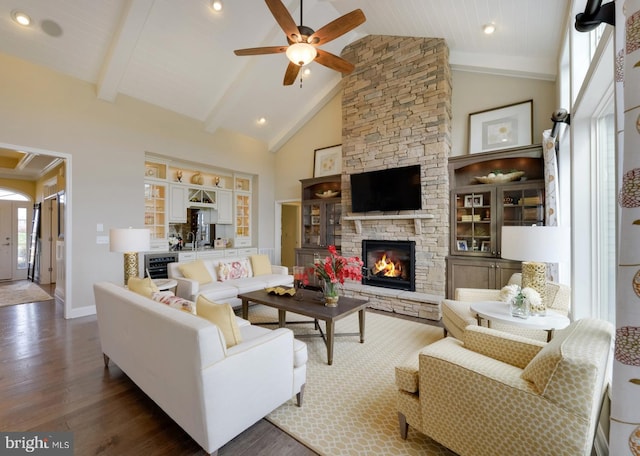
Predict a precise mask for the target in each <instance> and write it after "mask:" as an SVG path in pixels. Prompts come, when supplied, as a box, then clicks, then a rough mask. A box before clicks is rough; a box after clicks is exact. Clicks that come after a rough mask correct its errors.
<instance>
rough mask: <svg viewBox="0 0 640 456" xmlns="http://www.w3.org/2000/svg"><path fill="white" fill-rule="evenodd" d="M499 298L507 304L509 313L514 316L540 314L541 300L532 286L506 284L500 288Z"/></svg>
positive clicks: (521, 316) (522, 316)
mask: <svg viewBox="0 0 640 456" xmlns="http://www.w3.org/2000/svg"><path fill="white" fill-rule="evenodd" d="M500 299H502V300H503V301H504V302H507V303H508V304H509V308H510V309H511V315H512V316H514V317H518V318H528V317H529V315H541V313H540V307H541V303H542V300H541V299H540V294H539V293H538V292H537V291H536V290H534V289H533V288H530V287H525V288H521V287H520V286H519V285H515V284H512V285H507V286H505V287H503V288H502V290H500Z"/></svg>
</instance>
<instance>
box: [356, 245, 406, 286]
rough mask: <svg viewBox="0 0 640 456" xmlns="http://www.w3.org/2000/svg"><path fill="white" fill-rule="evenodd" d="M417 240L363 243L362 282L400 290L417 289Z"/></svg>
mask: <svg viewBox="0 0 640 456" xmlns="http://www.w3.org/2000/svg"><path fill="white" fill-rule="evenodd" d="M415 250H416V243H415V242H414V241H378V240H371V239H365V240H363V241H362V261H363V262H364V266H363V267H364V271H363V274H362V283H363V284H364V285H371V286H375V287H383V288H393V289H397V290H407V291H415V290H416V281H415V256H416V255H415Z"/></svg>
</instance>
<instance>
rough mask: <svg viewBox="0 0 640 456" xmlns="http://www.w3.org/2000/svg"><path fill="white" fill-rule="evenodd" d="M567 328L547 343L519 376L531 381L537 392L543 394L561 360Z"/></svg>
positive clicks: (567, 333) (567, 332)
mask: <svg viewBox="0 0 640 456" xmlns="http://www.w3.org/2000/svg"><path fill="white" fill-rule="evenodd" d="M569 333H570V330H569V329H567V330H565V331H562V332H561V333H560V334H558V335H556V336H555V337H554V338H553V339H551V342H549V343H547V344H546V345H545V346H544V347H543V348H542V349H541V350H540V351H539V352H538V354H537V355H536V356H534V358H533V359H532V360H531V361H530V362H529V364H527V367H525V368H524V370H523V371H522V374H521V377H522V378H523V379H525V380H527V381H530V382H532V383H533V384H534V385H535V387H536V390H537V391H538V393H540V394H544V393H545V390H546V389H547V385H548V384H549V381H550V380H551V378H552V377H553V374H554V373H555V372H556V369H557V367H558V365H559V364H560V362H561V361H562V345H563V343H564V341H565V339H566V338H567V336H568V335H569Z"/></svg>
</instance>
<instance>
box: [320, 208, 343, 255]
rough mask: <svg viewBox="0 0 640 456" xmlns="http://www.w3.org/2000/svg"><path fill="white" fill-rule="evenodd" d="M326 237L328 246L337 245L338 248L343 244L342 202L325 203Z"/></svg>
mask: <svg viewBox="0 0 640 456" xmlns="http://www.w3.org/2000/svg"><path fill="white" fill-rule="evenodd" d="M323 228H324V233H325V235H324V238H325V242H326V245H327V246H330V245H335V246H336V248H337V249H338V250H340V247H341V246H342V204H340V203H327V204H325V217H324V227H323Z"/></svg>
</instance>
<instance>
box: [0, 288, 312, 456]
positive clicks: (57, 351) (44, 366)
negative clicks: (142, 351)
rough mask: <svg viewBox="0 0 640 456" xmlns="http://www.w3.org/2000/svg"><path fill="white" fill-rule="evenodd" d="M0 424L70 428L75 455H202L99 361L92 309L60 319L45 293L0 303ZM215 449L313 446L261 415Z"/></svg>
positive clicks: (300, 450)
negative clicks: (43, 297) (28, 299)
mask: <svg viewBox="0 0 640 456" xmlns="http://www.w3.org/2000/svg"><path fill="white" fill-rule="evenodd" d="M43 288H44V289H45V291H47V292H48V293H50V294H51V295H53V291H54V290H52V289H50V287H47V286H43ZM0 430H2V431H22V432H24V431H71V432H73V435H74V446H75V452H74V454H76V455H78V456H85V455H119V456H120V455H136V456H137V455H149V456H156V455H171V456H175V455H202V454H205V452H204V451H203V450H202V448H200V446H199V445H198V444H197V443H196V442H195V441H193V440H192V439H191V438H190V437H189V435H187V434H186V433H185V432H184V431H183V430H182V429H181V428H180V427H179V426H178V425H177V424H176V423H175V422H174V421H173V420H171V418H169V417H168V416H167V415H166V414H165V413H164V412H163V411H162V410H161V409H160V408H159V407H158V406H157V405H156V404H155V403H154V402H153V401H152V400H151V399H149V398H148V397H147V396H146V395H145V394H144V393H143V392H142V391H141V390H140V389H139V388H138V387H137V386H136V385H135V384H134V383H133V382H132V381H131V380H129V378H128V377H127V376H126V375H125V374H124V373H123V372H122V371H121V370H120V369H119V368H118V367H117V365H115V364H114V363H111V364H110V367H109V369H105V368H104V364H103V360H102V354H101V351H100V341H99V338H98V326H97V323H96V318H95V316H91V317H83V318H77V319H74V320H65V319H64V318H63V311H62V306H61V304H56V303H55V301H53V300H51V301H43V302H35V303H29V304H18V305H14V306H8V307H1V308H0ZM218 454H219V455H220V456H231V455H233V456H256V455H258V456H273V455H278V456H307V455H315V454H317V453H315V452H314V451H311V450H310V449H308V448H307V447H305V446H304V445H302V444H301V443H299V442H298V441H296V440H295V439H293V438H292V437H290V436H289V435H287V434H286V433H284V432H282V431H281V430H280V429H278V428H277V427H275V426H274V425H272V424H271V423H269V422H268V421H266V420H264V419H263V420H260V421H259V422H257V423H256V424H255V425H254V426H252V427H251V428H249V429H248V430H247V431H245V432H243V433H242V434H240V435H239V436H238V437H236V438H235V439H233V440H232V441H230V442H229V443H227V444H226V445H225V446H224V447H222V448H221V449H220V450H219V452H218Z"/></svg>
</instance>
